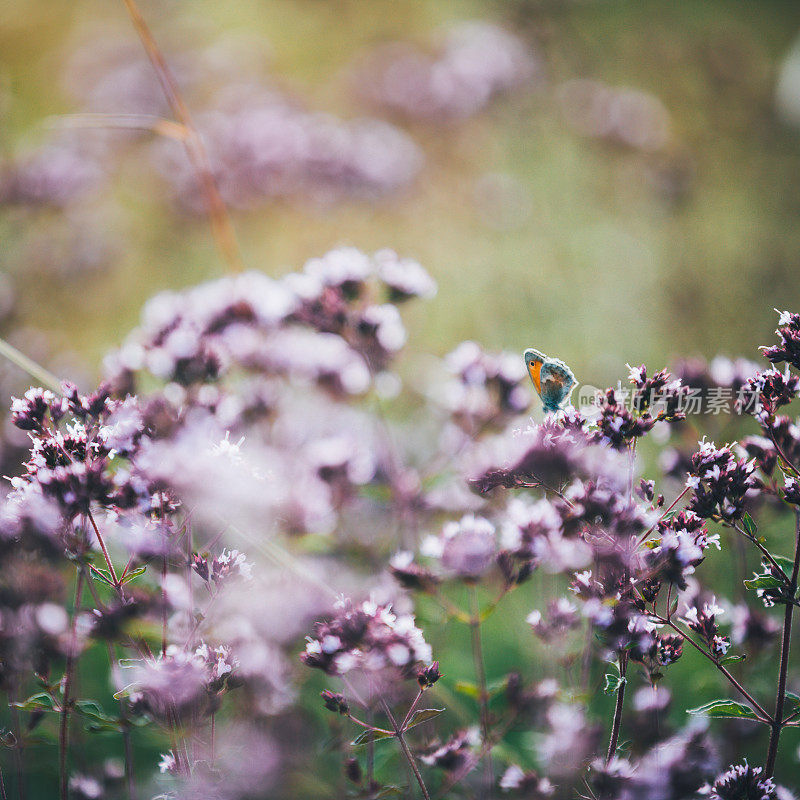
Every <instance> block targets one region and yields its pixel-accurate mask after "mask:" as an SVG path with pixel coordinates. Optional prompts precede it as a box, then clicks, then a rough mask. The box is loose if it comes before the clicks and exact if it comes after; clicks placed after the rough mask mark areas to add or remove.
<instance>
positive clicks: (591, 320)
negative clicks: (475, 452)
mask: <svg viewBox="0 0 800 800" xmlns="http://www.w3.org/2000/svg"><path fill="white" fill-rule="evenodd" d="M142 9H143V12H144V13H145V15H146V17H147V18H148V20H149V21H150V23H151V25H152V27H153V28H154V31H155V33H156V35H157V37H158V38H159V40H160V41H161V42H162V44H163V45H164V49H165V51H166V52H167V54H168V55H169V53H170V51H171V49H175V50H180V48H181V47H185V46H186V45H187V44H188V43H192V44H194V43H195V42H196V41H204V42H213V41H214V40H215V38H218V37H221V36H223V35H225V34H232V33H241V32H244V33H247V34H248V35H249V36H250V37H254V38H255V39H257V40H262V39H263V43H264V46H265V48H266V49H267V50H268V52H269V53H270V67H269V76H270V78H275V79H277V80H278V81H279V83H280V84H281V85H282V86H285V87H289V88H290V89H291V91H292V92H293V93H295V94H296V95H298V96H299V97H301V98H303V99H304V100H305V101H306V102H307V103H308V104H309V105H310V106H311V107H313V108H316V109H321V110H326V111H330V112H333V113H335V114H337V115H339V116H342V117H344V118H349V117H353V116H358V115H360V114H363V113H364V111H363V107H361V106H360V105H359V103H358V102H357V100H356V99H355V98H354V96H353V92H352V91H350V88H349V87H350V83H349V81H348V77H347V75H348V68H349V65H350V64H351V62H352V59H353V56H354V54H357V53H358V52H360V51H363V50H365V49H368V48H369V47H370V46H372V45H374V44H375V43H376V42H381V41H384V40H392V39H401V40H411V41H417V42H420V43H422V44H423V45H424V44H429V43H430V42H431V41H432V37H433V35H434V32H435V31H436V30H437V29H438V28H439V27H440V26H442V25H447V24H448V23H451V22H453V21H457V20H462V19H472V18H480V19H490V20H493V21H497V22H499V23H500V24H505V25H506V26H507V27H509V28H510V29H512V30H514V31H515V32H517V33H519V34H520V35H521V36H523V37H524V38H525V39H526V41H527V42H528V43H529V45H530V47H531V49H532V51H533V52H535V53H536V54H537V55H538V57H539V58H540V59H541V60H542V61H543V64H544V70H543V80H542V81H541V82H540V83H539V84H538V85H537V87H535V88H533V89H531V90H530V91H525V90H523V91H516V92H514V93H511V94H510V95H509V96H507V97H505V98H501V99H499V100H496V101H494V102H493V103H491V104H490V106H489V107H488V108H486V109H485V110H483V111H482V112H480V113H478V114H477V115H476V116H474V117H472V118H471V119H468V120H465V121H463V122H455V123H449V124H445V125H433V124H427V125H426V124H423V123H416V124H414V125H411V126H408V128H407V129H408V130H409V131H410V132H411V134H412V136H413V137H414V138H415V140H416V141H417V142H418V144H420V146H421V147H422V149H423V151H424V154H425V157H426V163H425V166H424V168H423V170H422V172H421V174H420V176H419V178H418V180H417V181H416V182H415V184H414V185H413V187H412V188H411V189H410V190H409V191H408V192H407V193H405V196H403V197H400V198H389V199H386V200H382V201H380V202H374V203H370V202H359V201H355V200H343V201H339V202H337V203H335V204H334V205H331V206H327V207H324V208H319V207H316V208H315V207H310V206H303V205H302V204H301V203H296V202H294V203H281V202H278V203H273V204H270V205H266V206H264V207H262V208H260V209H258V210H257V211H253V212H248V213H244V214H237V215H235V218H234V222H235V226H236V229H237V232H238V235H239V238H240V241H241V246H242V250H243V253H244V260H245V263H246V265H247V266H248V267H249V268H253V269H261V270H265V271H267V272H269V273H271V274H281V273H283V272H285V271H287V270H289V269H294V268H298V267H299V266H301V265H302V263H303V261H304V260H305V259H306V258H308V257H310V256H313V255H318V254H321V253H323V252H324V251H326V250H327V249H328V248H330V247H332V246H335V245H337V244H352V245H355V246H357V247H360V248H363V249H366V250H373V249H376V248H378V247H382V246H389V247H392V248H394V249H396V250H397V251H398V252H400V253H401V254H404V255H409V256H413V257H416V258H417V259H418V260H420V261H421V262H422V263H423V265H424V266H426V267H427V268H428V269H429V270H430V271H431V272H432V273H433V275H434V276H435V278H436V279H437V281H438V282H439V286H440V290H439V294H438V296H437V298H436V299H435V300H434V301H433V302H430V303H427V304H423V305H421V306H418V307H417V308H416V309H414V312H413V314H412V318H411V320H410V325H411V328H412V334H413V343H414V345H415V347H416V348H420V349H423V350H427V351H434V352H445V351H446V350H447V349H449V348H450V347H452V346H453V345H454V344H455V343H457V342H458V341H460V340H461V339H464V338H473V339H476V340H478V341H480V342H482V343H483V344H485V345H486V346H489V347H495V348H507V349H511V350H520V351H521V350H522V349H523V348H524V347H526V346H531V345H533V346H536V347H538V348H540V349H542V350H544V351H545V352H550V353H553V354H557V355H559V356H561V357H563V358H564V359H566V360H567V361H568V362H569V363H570V364H571V365H572V366H573V367H574V369H575V371H576V373H577V374H578V377H579V379H582V380H584V381H586V382H589V383H595V384H600V383H604V382H608V381H611V380H616V379H617V378H618V377H621V373H622V372H623V365H624V363H625V362H631V363H634V362H640V361H648V362H650V363H651V364H652V365H653V366H660V365H661V364H662V362H665V361H666V360H667V359H669V358H670V357H672V356H674V355H678V354H680V355H689V354H692V353H699V354H704V355H713V354H715V353H717V352H723V353H727V354H730V355H734V354H740V353H741V354H747V355H750V356H753V357H754V356H755V352H754V347H755V345H757V344H762V343H765V342H767V341H768V340H769V338H770V336H771V331H772V329H773V328H774V327H775V322H776V318H775V314H774V312H773V310H772V309H773V306H777V307H779V308H784V307H789V308H796V307H799V306H800V287H798V284H797V281H796V280H795V276H796V273H797V268H798V266H799V265H800V257H799V255H800V228H798V226H797V225H796V219H797V214H798V210H800V181H798V176H800V130H798V129H797V128H794V127H792V126H791V125H789V124H787V123H786V122H785V121H783V120H782V119H781V118H780V115H779V114H778V113H777V111H776V106H775V90H776V84H777V81H778V79H779V75H780V70H781V67H782V64H783V63H784V60H785V59H786V57H787V55H788V54H789V52H790V49H791V47H792V44H793V41H794V39H795V37H796V36H797V34H798V30H800V5H799V4H798V3H796V2H778V1H777V0H761V1H760V2H757V3H730V2H723V1H720V2H705V1H703V0H691V1H690V2H670V3H663V2H646V1H645V0H635V1H631V2H611V1H607V2H601V1H599V0H598V1H597V2H568V1H567V0H564V2H558V1H556V0H551V1H550V2H546V1H545V0H541V2H536V1H535V0H528V1H527V2H525V1H524V0H506V2H488V1H487V0H483V1H482V2H479V1H477V0H476V1H475V2H464V1H463V0H455V1H454V2H442V0H428V1H427V2H426V1H424V0H415V1H414V2H397V0H369V2H362V1H361V0H351V1H348V0H291V1H290V0H270V2H264V0H261V1H260V2H259V1H257V0H235V1H233V0H231V1H230V2H225V0H216V1H215V2H202V1H201V0H196V1H195V2H192V3H186V2H166V0H158V1H156V0H147V1H146V2H143V3H142ZM99 23H102V24H103V25H106V26H108V29H111V30H114V31H116V32H118V33H119V34H120V35H121V36H127V37H128V38H129V39H130V41H131V42H135V33H134V31H133V30H132V28H131V26H130V24H129V22H128V19H127V16H126V13H125V9H124V6H123V4H122V3H121V2H119V3H116V2H109V1H108V0H97V1H95V2H92V0H80V2H75V0H68V1H67V2H60V1H59V0H26V2H24V3H22V2H18V0H3V2H0V75H1V76H2V81H3V85H4V86H5V89H6V92H5V98H4V104H3V125H2V142H3V145H4V147H5V148H6V150H7V151H10V152H14V151H15V150H17V149H19V148H21V147H23V146H26V145H28V144H30V143H31V142H35V141H36V140H37V137H41V135H42V131H43V130H45V129H46V128H47V126H48V125H51V124H53V120H52V119H51V118H52V116H53V115H59V114H64V113H69V112H74V111H77V110H79V109H77V108H76V107H75V103H74V100H72V99H71V98H70V97H69V96H68V95H67V93H65V91H64V89H63V81H61V76H62V73H63V67H64V64H65V62H66V61H67V60H68V57H69V55H70V52H71V50H72V49H74V48H75V42H76V41H77V40H78V39H79V37H80V36H81V35H83V36H84V37H85V35H86V31H87V30H91V26H96V25H98V24H99ZM142 58H143V59H144V54H142ZM209 77H211V76H209ZM573 78H591V79H596V80H601V81H605V82H607V83H608V84H610V85H613V86H626V87H630V88H634V89H638V90H643V91H647V92H650V93H652V94H653V95H655V96H656V97H657V98H659V99H660V101H661V102H662V103H663V104H664V106H665V107H666V109H667V111H668V112H669V115H670V119H671V123H670V137H669V142H668V144H667V145H666V146H665V147H664V148H662V149H661V150H660V151H659V152H657V153H646V152H642V151H638V150H636V149H633V148H629V147H625V146H622V145H619V144H613V143H609V142H608V141H605V140H603V139H597V138H587V137H584V136H581V135H580V134H579V133H576V132H575V131H574V130H573V129H572V128H570V127H569V126H568V125H567V124H566V122H565V119H564V115H563V113H562V112H561V110H560V108H559V105H558V102H557V93H558V87H559V86H560V84H561V83H563V82H564V81H565V80H568V79H573ZM123 102H124V96H123V97H121V98H120V103H121V107H120V108H119V111H120V112H121V113H122V112H125V110H126V109H125V108H124V107H122V105H123ZM177 146H178V145H176V147H177ZM131 161H132V163H131ZM487 174H488V175H498V174H499V175H501V176H504V178H503V179H506V178H508V179H509V180H510V181H511V183H510V185H511V187H512V191H511V195H510V197H505V198H504V199H503V202H505V203H506V204H509V203H510V204H511V205H512V206H513V209H512V210H511V211H512V212H513V213H508V214H507V216H508V217H509V221H508V224H505V221H502V222H503V224H501V225H500V226H498V225H496V224H494V225H493V224H487V220H486V214H484V213H482V211H481V208H480V207H479V203H476V199H475V198H476V185H479V182H480V181H481V179H482V178H485V176H486V175H487ZM114 177H115V185H114V189H113V193H114V199H115V201H116V203H117V204H118V206H119V220H120V225H121V228H122V229H123V230H124V232H125V237H124V247H123V248H122V249H121V252H119V253H118V254H117V257H116V258H115V259H114V262H113V263H112V264H111V265H110V266H109V267H108V268H107V269H104V270H103V271H102V273H100V274H93V275H89V276H88V277H86V278H81V277H80V276H77V277H70V278H68V279H64V278H59V277H58V276H52V275H47V274H45V275H42V274H36V273H34V274H33V275H30V278H31V279H28V278H29V273H27V272H26V269H27V265H26V263H25V259H24V258H22V257H21V256H20V253H19V252H18V248H16V242H17V240H18V238H19V225H20V223H19V220H18V218H16V217H11V218H9V215H5V216H4V218H3V220H2V222H0V226H2V227H0V231H2V236H3V240H4V245H3V248H2V256H0V258H2V266H3V267H4V269H6V270H10V271H13V272H14V273H16V274H15V276H14V281H15V284H16V285H17V287H18V293H19V307H18V311H17V316H16V321H17V323H18V324H22V325H25V326H29V327H32V328H35V329H38V330H41V331H44V332H46V334H47V339H48V341H49V342H50V343H51V344H52V347H54V348H55V349H56V350H63V349H72V350H75V351H77V352H78V353H81V354H83V355H85V356H86V357H87V358H88V360H89V364H90V365H91V366H96V364H97V363H98V360H99V358H100V357H101V356H102V354H103V353H104V352H105V351H106V350H107V349H108V347H109V346H111V345H113V344H115V343H116V342H118V341H119V340H120V339H121V338H122V337H123V336H124V334H125V333H126V332H127V331H128V330H129V329H130V327H131V326H132V325H133V324H134V322H135V320H136V319H137V316H138V313H139V308H140V306H141V304H142V302H143V301H144V300H145V299H146V298H147V297H149V296H150V295H151V294H152V293H153V292H154V291H155V290H157V289H161V288H164V287H177V286H184V285H190V284H192V283H194V282H197V281H199V280H202V279H204V278H208V277H211V276H218V275H220V274H221V273H222V271H223V269H224V267H223V265H222V263H221V261H220V259H219V258H218V256H217V253H216V252H215V250H214V247H213V242H212V240H211V238H210V235H209V231H208V226H207V225H206V224H205V222H204V220H202V219H194V220H191V221H187V220H182V219H180V218H177V217H174V216H170V215H165V214H164V213H163V209H164V200H163V196H162V195H163V186H161V185H160V184H159V183H158V182H157V181H154V180H153V179H152V177H150V178H148V177H147V173H146V171H144V172H143V171H142V170H141V169H139V168H138V166H137V163H136V161H135V158H134V159H132V160H131V159H129V160H128V161H127V162H125V161H123V162H122V163H120V164H119V168H118V173H117V175H116V176H114ZM670 181H671V182H672V183H675V184H676V186H675V187H673V188H672V189H670V188H667V189H665V188H664V187H665V185H668V186H670V185H671V184H670ZM506 211H508V209H506Z"/></svg>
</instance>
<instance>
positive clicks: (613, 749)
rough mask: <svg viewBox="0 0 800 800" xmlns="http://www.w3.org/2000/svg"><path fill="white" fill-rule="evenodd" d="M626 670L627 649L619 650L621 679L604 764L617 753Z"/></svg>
mask: <svg viewBox="0 0 800 800" xmlns="http://www.w3.org/2000/svg"><path fill="white" fill-rule="evenodd" d="M627 671H628V651H627V650H621V651H620V653H619V674H620V677H621V678H623V680H622V681H621V682H620V685H619V689H617V703H616V705H615V706H614V720H613V722H612V723H611V738H610V739H609V741H608V753H607V754H606V764H608V763H609V762H610V761H611V759H612V758H614V756H615V755H616V753H617V742H618V741H619V727H620V724H621V723H622V706H623V704H624V703H625V684H626V681H625V680H624V678H625V673H626V672H627Z"/></svg>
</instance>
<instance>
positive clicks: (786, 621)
mask: <svg viewBox="0 0 800 800" xmlns="http://www.w3.org/2000/svg"><path fill="white" fill-rule="evenodd" d="M798 570H800V511H795V544H794V564H793V565H792V577H791V581H790V583H789V590H790V591H791V595H792V598H794V593H795V592H796V591H797V573H798ZM793 613H794V604H793V603H787V604H786V610H785V611H784V613H783V637H782V638H781V660H780V667H779V669H778V693H777V695H776V697H775V715H774V717H773V719H772V731H771V732H770V737H769V747H768V748H767V761H766V764H765V766H764V775H765V776H766V777H768V778H769V777H772V774H773V773H774V772H775V759H776V758H777V757H778V741H779V740H780V736H781V729H782V728H783V723H784V719H783V706H784V703H785V701H786V675H787V672H788V670H789V647H790V645H791V639H792V614H793Z"/></svg>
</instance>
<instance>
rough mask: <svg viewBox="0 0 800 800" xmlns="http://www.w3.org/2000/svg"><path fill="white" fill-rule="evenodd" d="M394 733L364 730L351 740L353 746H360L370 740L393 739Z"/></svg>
mask: <svg viewBox="0 0 800 800" xmlns="http://www.w3.org/2000/svg"><path fill="white" fill-rule="evenodd" d="M393 738H394V734H393V733H384V732H383V731H373V730H369V731H364V733H362V734H359V735H358V736H356V738H355V739H353V741H352V742H350V744H351V746H352V747H359V746H360V745H362V744H367V743H368V742H377V741H378V740H379V739H393Z"/></svg>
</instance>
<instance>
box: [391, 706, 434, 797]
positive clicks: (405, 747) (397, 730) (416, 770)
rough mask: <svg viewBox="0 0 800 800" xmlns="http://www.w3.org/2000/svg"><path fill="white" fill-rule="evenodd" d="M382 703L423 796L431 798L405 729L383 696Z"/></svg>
mask: <svg viewBox="0 0 800 800" xmlns="http://www.w3.org/2000/svg"><path fill="white" fill-rule="evenodd" d="M381 705H382V706H383V710H384V711H385V712H386V716H387V717H388V718H389V722H391V724H392V728H394V737H395V739H397V741H398V743H399V745H400V749H401V750H402V751H403V755H404V756H405V757H406V761H408V766H409V767H411V771H412V772H413V773H414V777H415V778H416V779H417V783H418V784H419V788H420V790H421V791H422V796H423V797H424V798H425V800H431V796H430V794H429V792H428V788H427V787H426V786H425V781H424V780H422V774H421V773H420V771H419V767H418V766H417V761H416V759H415V758H414V754H413V753H412V752H411V750H410V749H409V747H408V744H407V743H406V740H405V737H404V736H403V729H402V728H401V727H400V726H399V725H398V724H397V720H396V719H395V717H394V714H392V710H391V709H390V708H389V704H388V703H387V702H386V700H384V699H383V698H381Z"/></svg>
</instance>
